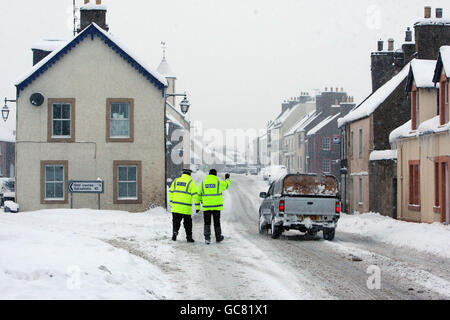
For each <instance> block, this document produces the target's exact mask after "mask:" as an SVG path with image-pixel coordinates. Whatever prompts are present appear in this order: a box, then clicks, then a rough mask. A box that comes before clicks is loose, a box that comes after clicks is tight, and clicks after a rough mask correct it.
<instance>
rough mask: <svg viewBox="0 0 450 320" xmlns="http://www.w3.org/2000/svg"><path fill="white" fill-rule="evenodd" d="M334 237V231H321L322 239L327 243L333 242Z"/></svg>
mask: <svg viewBox="0 0 450 320" xmlns="http://www.w3.org/2000/svg"><path fill="white" fill-rule="evenodd" d="M334 235H335V229H323V239H324V240H327V241H333V239H334Z"/></svg>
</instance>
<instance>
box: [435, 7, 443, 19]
mask: <svg viewBox="0 0 450 320" xmlns="http://www.w3.org/2000/svg"><path fill="white" fill-rule="evenodd" d="M443 11H444V10H443V9H442V8H436V18H438V19H440V18H442V15H443Z"/></svg>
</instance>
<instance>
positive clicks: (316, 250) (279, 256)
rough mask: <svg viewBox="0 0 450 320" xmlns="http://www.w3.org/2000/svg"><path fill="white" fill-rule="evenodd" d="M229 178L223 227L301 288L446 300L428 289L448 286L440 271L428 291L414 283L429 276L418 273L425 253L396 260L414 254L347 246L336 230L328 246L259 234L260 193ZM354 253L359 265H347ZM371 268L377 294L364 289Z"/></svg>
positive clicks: (347, 295)
mask: <svg viewBox="0 0 450 320" xmlns="http://www.w3.org/2000/svg"><path fill="white" fill-rule="evenodd" d="M233 178H234V179H233V181H234V183H233V187H232V189H231V192H230V193H231V197H232V208H231V210H226V211H225V212H224V213H226V214H228V215H229V216H227V217H225V219H224V220H225V221H226V224H227V225H230V226H232V228H233V229H234V230H236V231H237V232H239V233H240V234H241V235H242V236H243V237H244V238H245V239H246V240H248V241H250V242H252V243H253V244H254V245H256V246H257V247H258V248H259V249H260V250H262V251H264V252H265V253H266V254H267V255H268V256H269V257H272V259H273V260H275V261H277V262H278V263H280V264H283V266H284V269H289V271H290V272H292V273H293V274H294V275H299V276H301V277H302V278H303V279H309V281H307V283H305V286H306V287H308V286H313V288H317V286H320V287H322V288H323V289H324V290H326V291H327V292H328V293H329V294H330V295H332V296H334V297H337V298H339V299H448V298H449V297H448V296H445V295H442V294H439V290H432V288H433V285H442V286H443V289H442V290H443V291H444V292H446V290H447V285H448V281H447V280H448V278H447V277H446V272H440V273H439V276H440V277H439V276H438V278H437V279H431V280H432V281H434V282H431V285H428V287H427V286H424V285H422V284H421V283H420V281H421V280H424V279H425V280H427V278H428V276H431V278H433V275H431V274H427V272H428V271H429V270H422V269H424V268H423V267H424V266H427V265H429V263H430V262H429V261H430V259H429V257H428V255H426V257H423V258H418V259H417V258H416V259H415V260H416V263H412V261H413V260H414V259H403V260H401V261H398V259H401V258H405V257H408V256H410V255H415V256H417V252H414V250H409V251H408V250H404V249H403V248H402V249H397V250H392V248H391V246H389V245H385V244H382V243H379V242H374V241H371V240H368V239H366V241H365V242H363V241H361V243H362V244H361V243H359V242H358V240H357V239H353V242H352V241H348V239H349V235H348V234H343V235H342V237H343V239H344V240H343V241H340V240H339V239H340V237H341V234H340V233H339V231H338V232H337V236H336V243H328V242H326V241H323V240H321V239H320V238H319V237H316V238H314V239H311V238H309V237H307V236H303V235H301V234H300V233H299V232H298V231H291V232H287V233H285V235H284V236H282V237H281V239H279V240H273V239H271V238H270V236H261V235H259V233H258V227H257V223H258V211H257V210H258V208H257V206H255V201H254V199H251V197H255V196H258V195H259V192H260V191H265V190H258V187H257V186H256V184H255V183H254V181H252V180H251V179H249V178H246V177H243V176H234V177H233ZM252 193H253V195H252ZM252 200H253V201H252ZM338 230H339V227H338ZM319 234H320V233H319ZM355 242H356V243H355ZM372 246H373V247H374V248H375V250H374V252H372V250H371V247H372ZM399 251H402V254H399V255H396V254H395V253H396V252H399ZM408 253H409V254H408ZM355 255H356V256H359V255H361V256H364V259H363V261H360V262H356V261H353V260H354V259H353V257H354V256H355ZM441 260H442V259H439V258H437V259H436V262H435V263H431V265H432V269H434V270H436V269H437V266H438V265H441V267H442V264H441V263H442V261H441ZM371 264H376V265H379V266H380V267H381V269H382V288H381V290H369V289H368V288H367V285H366V281H367V279H368V277H369V275H368V274H367V273H366V271H367V267H368V266H369V265H371ZM425 269H426V268H425ZM416 273H417V274H416ZM410 289H414V290H410ZM434 291H438V292H434Z"/></svg>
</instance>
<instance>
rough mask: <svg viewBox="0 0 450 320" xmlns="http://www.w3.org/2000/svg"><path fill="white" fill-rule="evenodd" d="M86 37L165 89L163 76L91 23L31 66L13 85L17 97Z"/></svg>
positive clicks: (165, 83)
mask: <svg viewBox="0 0 450 320" xmlns="http://www.w3.org/2000/svg"><path fill="white" fill-rule="evenodd" d="M87 36H91V38H92V39H93V38H94V37H95V36H98V37H99V38H100V39H101V40H103V41H104V42H105V43H106V44H107V45H108V47H110V48H111V49H112V50H114V51H115V52H117V54H119V55H120V56H121V57H122V58H123V59H125V60H126V61H127V62H128V63H129V64H130V65H131V66H132V67H133V68H134V69H136V72H139V73H142V75H143V76H144V77H146V78H147V80H149V81H150V82H151V83H152V84H153V85H155V86H156V87H158V88H159V89H160V90H161V91H163V90H164V87H167V80H166V78H165V77H164V76H162V75H160V74H159V73H158V72H157V71H156V70H154V69H153V68H151V67H149V66H147V65H146V64H145V63H143V62H142V60H140V59H139V58H137V57H136V56H135V55H134V54H133V53H132V51H131V50H129V49H127V47H126V46H125V45H123V44H122V43H120V42H119V41H118V40H117V39H116V38H114V37H113V36H112V35H111V34H110V33H108V32H106V31H105V30H103V29H102V28H100V27H99V26H98V25H97V24H96V23H92V24H91V25H90V26H89V27H87V28H86V29H84V30H83V31H82V32H80V33H79V34H78V35H77V36H75V37H74V38H73V39H72V40H71V41H69V42H68V43H67V44H66V45H64V46H62V47H60V48H59V49H58V50H55V51H53V52H52V53H50V54H49V55H48V56H47V57H45V58H44V59H42V60H41V61H40V62H39V63H37V64H36V65H35V66H33V67H32V68H31V69H30V71H28V72H27V73H26V74H24V75H23V76H22V77H20V78H19V79H18V80H17V81H16V82H15V85H16V87H17V95H19V94H20V91H22V90H24V89H25V88H26V87H27V86H28V85H29V84H31V83H32V82H33V81H34V80H35V79H37V78H38V77H39V76H40V75H41V74H42V73H44V72H45V71H47V70H48V69H49V68H51V67H52V66H53V65H54V64H55V63H57V62H58V61H59V60H60V59H61V58H63V57H64V55H66V54H67V53H68V52H70V50H72V49H73V48H74V47H75V46H77V45H78V44H79V43H80V42H81V41H83V40H84V39H85V38H86V37H87Z"/></svg>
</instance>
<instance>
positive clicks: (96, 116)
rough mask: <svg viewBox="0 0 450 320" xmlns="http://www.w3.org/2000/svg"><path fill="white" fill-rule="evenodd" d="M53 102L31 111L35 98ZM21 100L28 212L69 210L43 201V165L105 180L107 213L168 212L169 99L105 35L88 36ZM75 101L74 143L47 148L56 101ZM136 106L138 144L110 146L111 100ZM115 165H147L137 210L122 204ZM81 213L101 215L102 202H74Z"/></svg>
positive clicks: (20, 169) (79, 198)
mask: <svg viewBox="0 0 450 320" xmlns="http://www.w3.org/2000/svg"><path fill="white" fill-rule="evenodd" d="M35 92H41V93H42V94H43V95H44V96H45V102H44V104H43V105H42V106H40V107H35V106H33V105H31V104H30V101H29V98H30V95H31V94H32V93H35ZM19 94H20V95H19V97H18V100H17V110H18V112H17V144H16V146H17V147H16V150H17V153H16V166H17V176H16V184H17V192H16V195H17V201H18V203H19V205H20V208H21V210H22V211H30V210H37V209H53V208H68V207H69V201H68V198H69V196H68V194H67V185H65V187H64V189H65V190H64V192H65V201H64V203H58V204H49V203H42V201H41V191H42V190H41V182H42V181H41V162H42V161H52V160H57V161H67V163H68V175H67V176H68V179H69V180H70V179H74V180H96V179H97V178H101V179H104V181H105V193H104V194H102V195H101V206H102V209H114V210H126V211H132V212H138V211H145V210H146V209H147V208H148V207H149V205H150V204H156V205H164V202H165V200H164V199H165V183H164V180H165V177H164V161H165V158H164V108H163V106H164V98H163V94H162V91H161V89H158V88H157V87H156V86H154V85H153V84H152V83H150V81H148V80H147V79H146V78H145V77H144V76H143V75H141V74H140V73H139V72H138V71H137V70H135V69H134V68H133V67H132V66H131V65H130V64H128V63H127V61H125V60H124V59H123V58H121V56H120V55H119V54H117V53H116V52H114V51H113V50H112V49H111V48H109V47H108V45H107V44H105V42H103V41H102V40H101V39H100V38H99V37H98V36H94V37H93V38H92V39H91V37H90V36H88V37H85V38H84V40H82V41H81V43H80V44H78V45H77V46H75V47H74V48H73V49H72V50H71V51H69V52H68V53H67V54H66V55H65V56H64V57H63V58H61V59H60V60H59V61H57V62H56V63H55V64H54V65H53V66H52V67H50V68H49V69H48V70H47V71H45V72H44V73H43V74H41V75H40V76H39V77H38V78H37V79H35V80H34V81H33V82H32V83H31V84H30V85H28V86H27V87H26V88H25V89H24V90H23V91H21V92H19ZM49 98H71V99H75V108H74V110H75V117H74V118H75V119H74V121H75V126H74V131H75V132H74V135H75V141H74V142H73V143H70V142H69V143H49V142H47V129H48V125H49V124H48V109H49V108H48V99H49ZM108 98H126V99H133V101H134V103H133V104H134V141H133V142H125V143H117V142H114V143H113V142H107V139H106V132H107V126H106V123H107V121H106V117H107V112H106V110H107V99H108ZM114 161H140V162H141V169H142V173H141V181H140V185H141V186H142V189H141V194H140V195H139V196H140V197H139V198H140V199H139V200H140V201H136V202H137V203H122V204H117V203H115V200H114V174H113V165H114ZM73 205H74V208H94V209H95V208H97V196H96V195H84V194H83V195H80V194H74V195H73Z"/></svg>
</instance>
